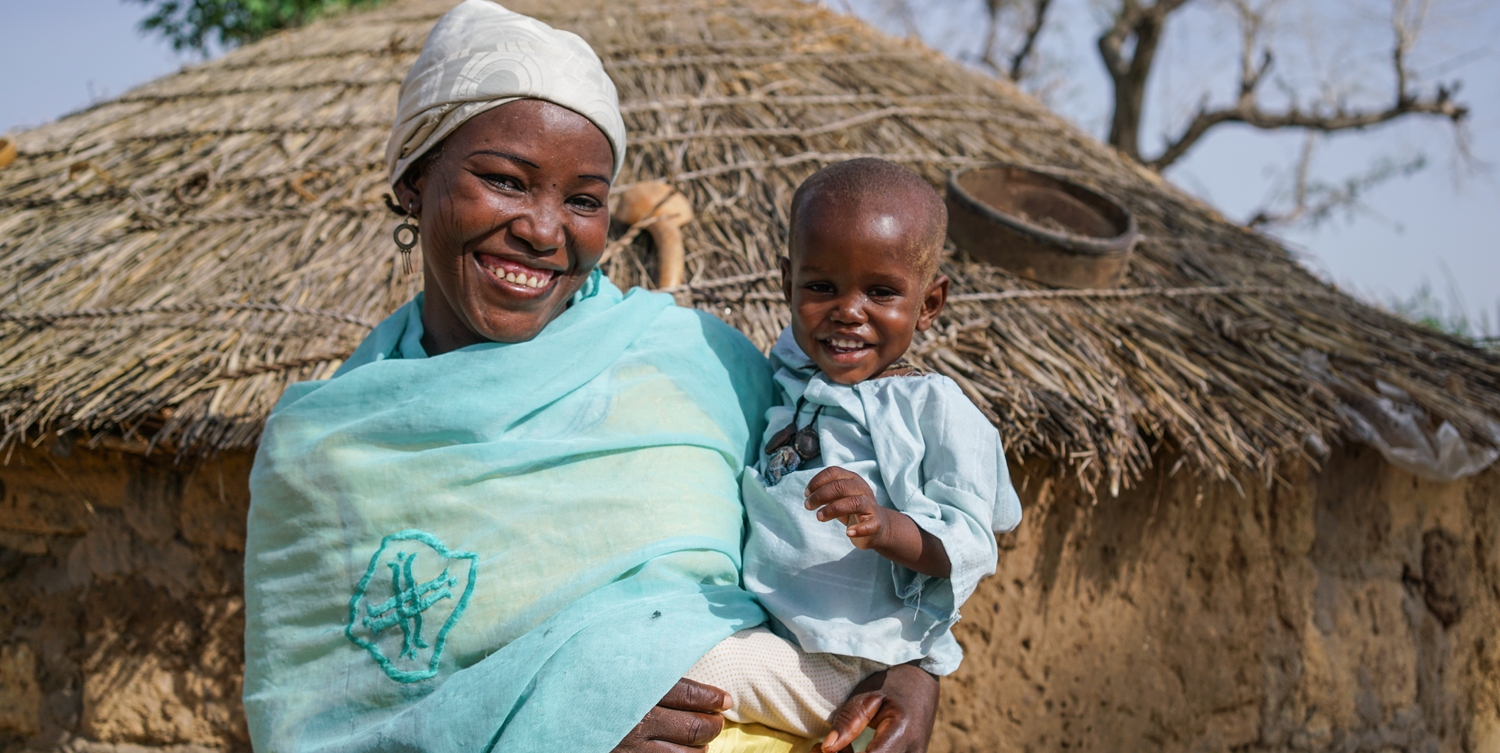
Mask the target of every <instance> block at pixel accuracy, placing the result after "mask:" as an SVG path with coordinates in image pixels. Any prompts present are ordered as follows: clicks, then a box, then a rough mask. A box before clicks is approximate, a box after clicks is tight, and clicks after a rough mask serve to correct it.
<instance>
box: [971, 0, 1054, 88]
mask: <svg viewBox="0 0 1500 753" xmlns="http://www.w3.org/2000/svg"><path fill="white" fill-rule="evenodd" d="M1027 2H1028V4H1029V6H1030V17H1029V18H1028V19H1027V21H1026V30H1025V32H1024V36H1023V37H1022V38H1021V46H1020V47H1019V48H1017V49H1016V51H1015V52H1013V53H1011V54H1010V55H1009V56H1008V59H1006V60H1002V59H1001V52H1000V49H999V46H1000V45H999V42H1000V29H1001V28H1002V26H1003V24H1002V23H1001V16H1002V15H1004V14H1005V12H1006V11H1007V10H1009V9H1011V8H1012V7H1013V6H1015V5H1016V2H1015V0H987V3H988V9H989V17H988V21H987V24H986V27H985V34H984V46H983V48H982V49H981V55H980V60H979V62H981V63H983V64H984V66H985V67H986V68H989V69H990V71H991V72H992V73H994V74H995V75H997V76H1005V77H1006V78H1009V79H1010V80H1011V81H1020V80H1021V77H1022V76H1023V75H1025V73H1026V66H1027V64H1028V63H1030V62H1031V58H1032V55H1033V53H1035V51H1036V42H1037V38H1038V37H1040V36H1041V34H1042V29H1043V27H1044V26H1045V25H1046V23H1047V12H1048V10H1050V9H1051V6H1052V0H1027Z"/></svg>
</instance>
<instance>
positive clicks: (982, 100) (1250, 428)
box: [0, 0, 1500, 486]
mask: <svg viewBox="0 0 1500 753" xmlns="http://www.w3.org/2000/svg"><path fill="white" fill-rule="evenodd" d="M454 2H455V0H407V1H400V0H398V1H396V2H392V3H390V4H388V5H386V6H383V7H381V8H379V9H377V10H374V11H370V12H364V13H359V14H351V15H344V16H339V17H334V18H330V19H326V20H324V21H321V22H318V23H314V24H312V25H310V26H308V27H306V28H304V29H301V30H298V31H295V32H291V33H285V34H280V35H277V36H274V37H271V38H269V39H266V40H264V41H261V42H259V43H256V44H252V45H249V46H246V47H244V48H242V49H240V50H237V51H234V52H231V53H229V54H227V55H225V56H224V57H222V58H221V59H219V60H216V61H213V62H210V63H206V64H203V65H199V66H195V67H191V68H188V69H185V70H183V71H181V72H179V73H177V74H175V75H171V76H167V77H165V78H162V79H160V80H157V81H154V82H152V83H149V84H147V85H145V86H142V87H140V88H137V89H135V90H133V91H131V92H129V93H127V94H125V95H124V96H121V97H119V98H117V99H114V100H110V101H108V102H103V103H100V104H97V105H95V106H93V107H91V108H89V109H87V110H85V111H82V112H79V113H76V114H73V115H70V116H68V117H65V118H63V119H62V120H60V121H58V122H55V123H52V124H49V125H46V126H43V127H41V128H37V129H35V130H32V131H27V132H24V133H20V134H17V135H16V138H17V141H18V144H19V149H20V157H19V159H18V160H17V161H16V162H15V163H14V164H12V165H10V166H9V167H6V168H4V169H0V269H4V270H5V274H4V277H3V279H4V281H5V284H4V285H3V288H4V289H3V290H0V297H3V298H0V300H3V301H4V302H3V303H0V417H3V420H4V422H5V428H4V431H5V434H4V437H5V439H6V440H7V441H15V440H19V439H22V438H28V437H29V438H32V439H35V438H37V437H39V434H40V433H41V432H55V431H62V430H71V429H76V430H79V431H82V432H85V433H86V434H87V435H89V436H96V435H105V434H112V435H117V436H119V435H123V436H125V437H127V438H128V437H131V436H136V435H140V436H144V437H146V438H148V439H150V438H155V439H157V440H160V441H164V442H168V443H171V444H173V445H175V446H176V447H177V448H178V449H179V451H199V450H207V449H212V448H229V447H248V446H252V445H253V444H254V443H255V441H256V437H257V435H258V432H259V430H260V427H261V424H262V421H263V420H264V418H265V416H266V414H267V412H268V411H269V410H270V408H271V406H272V404H273V403H274V402H275V400H276V398H277V397H278V396H279V395H280V394H281V392H282V390H283V389H284V388H285V386H286V385H287V384H288V383H290V382H292V381H296V380H303V379H315V378H319V377H326V376H328V375H329V374H330V373H332V371H333V370H334V369H335V368H336V367H337V366H338V364H339V362H340V361H339V359H340V358H341V357H342V356H343V355H346V354H347V353H349V352H350V351H351V350H352V348H353V347H354V345H355V344H356V343H357V342H358V341H359V340H360V338H361V337H362V336H363V335H364V334H365V332H366V327H367V326H368V324H369V323H372V322H375V321H377V320H379V319H380V318H382V317H383V316H384V315H386V314H387V313H388V312H390V311H391V310H393V309H394V308H395V307H396V306H398V305H400V304H401V303H402V302H404V301H405V300H407V299H408V298H409V297H410V296H411V295H412V294H413V293H414V292H415V291H416V290H417V289H418V288H419V285H420V281H419V278H420V275H415V276H411V277H408V276H405V275H403V274H402V271H401V268H400V265H399V264H397V263H396V258H397V257H396V254H395V250H394V247H393V245H392V243H391V241H390V232H391V229H392V227H393V226H394V224H395V219H394V218H393V217H392V215H391V214H390V213H389V212H388V211H387V210H386V208H385V207H384V204H383V202H382V195H383V193H384V192H385V187H384V176H383V175H382V172H381V165H380V158H381V154H382V149H383V146H384V143H385V138H386V132H387V127H388V124H389V122H390V119H391V116H392V113H393V110H394V105H395V99H396V88H397V85H398V83H399V82H400V80H401V78H402V76H403V75H404V73H405V71H406V68H407V66H409V65H410V64H411V62H412V61H413V59H414V58H415V56H416V53H417V51H418V48H419V47H420V45H421V43H422V40H423V38H424V36H425V34H426V33H427V31H428V29H429V28H430V27H431V26H432V24H433V23H434V22H435V21H436V20H437V18H438V17H439V16H440V15H441V14H442V13H443V12H444V11H445V10H447V8H449V7H451V6H452V5H453V4H454ZM512 7H514V8H515V9H516V10H520V11H522V12H526V13H531V14H534V15H537V16H539V17H541V18H543V19H544V20H546V21H548V22H549V23H552V24H554V25H557V26H560V27H564V28H569V29H572V30H575V31H577V32H578V33H580V34H581V35H583V36H584V38H586V39H587V40H589V41H590V42H591V43H592V44H593V45H594V46H595V48H596V49H597V50H598V51H599V53H600V55H601V56H602V57H603V58H604V60H605V61H606V64H607V65H608V66H609V70H610V73H611V75H612V76H613V77H614V79H615V81H616V83H617V84H618V86H619V89H620V93H621V96H622V98H623V102H624V107H625V112H626V116H625V117H626V122H627V124H628V125H629V127H630V137H631V145H630V153H629V156H628V159H627V163H626V168H625V172H624V174H623V175H622V178H621V180H622V182H624V183H627V184H628V183H629V182H631V181H636V180H641V179H647V178H658V177H660V178H667V179H669V180H672V181H675V182H676V184H677V185H678V186H679V187H681V189H682V190H683V191H685V192H686V193H687V194H688V195H689V196H690V197H691V198H692V199H693V201H694V204H695V206H696V207H697V208H698V220H697V221H696V222H695V223H694V224H693V225H691V226H689V228H688V230H687V236H686V237H687V250H688V280H689V283H690V286H691V289H690V290H687V291H679V293H678V298H679V300H680V301H682V302H684V303H687V302H691V303H693V304H695V305H697V306H700V307H702V308H704V309H707V310H710V311H713V312H714V313H716V314H719V315H720V316H722V317H724V318H725V319H727V320H728V321H730V322H731V323H733V324H735V325H736V326H738V327H740V328H741V329H743V330H744V331H745V332H746V333H747V334H748V335H749V336H750V337H751V338H752V339H754V340H755V341H756V342H757V343H758V344H760V345H761V346H762V347H768V346H769V344H770V343H771V342H772V340H773V339H774V337H775V334H776V332H777V331H778V330H779V329H780V328H781V326H782V325H783V323H784V322H785V320H786V310H785V307H784V305H783V304H782V303H781V302H780V300H779V299H780V296H779V294H778V293H777V292H776V290H777V286H776V280H775V279H774V273H772V272H771V270H774V268H775V267H774V263H773V261H774V259H775V258H776V256H777V255H778V253H780V251H781V249H782V245H783V238H784V235H785V231H786V208H787V204H788V200H789V198H790V196H791V193H792V191H793V189H794V188H795V186H796V185H797V184H798V183H799V182H800V181H801V180H802V179H803V178H804V177H806V176H807V175H808V174H810V173H811V172H812V171H813V170H815V169H816V168H817V167H819V166H820V165H822V164H824V163H827V162H829V161H834V160H841V159H845V158H849V157H853V156H857V155H877V156H882V157H886V158H888V159H893V160H898V161H901V162H903V163H905V164H908V165H910V166H912V167H913V168H915V169H917V170H919V171H920V172H922V173H924V174H925V175H927V176H928V177H930V178H931V179H932V180H933V181H934V182H935V183H940V182H941V181H942V180H943V178H944V175H945V173H946V172H947V171H949V170H951V169H953V168H955V167H958V166H961V165H965V164H972V163H976V162H984V161H988V160H995V159H1000V160H1006V161H1011V162H1018V163H1023V164H1029V165H1034V166H1039V167H1044V168H1048V169H1051V170H1055V171H1058V172H1060V173H1063V174H1065V175H1066V176H1068V177H1071V178H1073V179H1075V180H1078V181H1081V182H1084V183H1086V184H1090V185H1093V186H1095V187H1096V188H1100V189H1102V190H1104V191H1107V192H1109V193H1111V194H1113V195H1115V196H1117V197H1118V198H1120V199H1121V200H1122V201H1123V202H1124V203H1125V204H1127V205H1128V206H1129V207H1130V208H1131V209H1132V210H1133V211H1134V212H1136V214H1137V215H1138V217H1139V219H1140V223H1141V230H1142V232H1143V233H1144V236H1145V239H1144V241H1143V242H1142V243H1141V244H1140V246H1139V247H1138V249H1137V260H1136V261H1135V262H1134V264H1133V267H1132V269H1131V271H1130V275H1129V279H1128V281H1127V283H1126V285H1127V289H1124V290H1119V291H1092V292H1087V291H1086V292H1081V293H1080V292H1061V293H1053V292H1050V291H1045V290H1043V289H1042V288H1041V287H1040V286H1037V285H1035V284H1032V283H1029V282H1026V281H1023V280H1020V279H1017V278H1015V277H1013V276H1011V275H1008V274H1006V273H1005V272H1003V271H1000V270H998V269H995V268H992V267H988V266H986V265H983V264H980V263H976V262H974V261H972V260H971V259H969V258H967V257H965V256H963V255H961V254H959V255H956V256H955V258H953V259H952V260H951V262H950V263H949V264H948V265H947V266H946V267H945V269H946V271H947V272H948V274H950V275H951V276H952V277H953V279H954V281H955V283H956V284H955V293H956V294H957V295H956V296H955V299H954V302H953V305H952V307H951V308H950V309H949V310H948V312H947V314H946V315H945V316H944V318H943V320H942V322H941V324H940V327H939V328H938V330H939V331H938V332H936V333H935V334H934V336H932V337H928V338H925V339H922V340H919V344H918V345H917V346H916V348H915V355H916V356H917V360H919V361H920V362H922V363H923V364H925V365H926V366H927V367H929V368H934V369H937V370H940V371H942V372H944V373H947V374H949V375H950V376H952V377H954V378H955V379H956V380H958V381H959V383H960V384H961V385H962V386H963V387H964V388H965V390H966V391H967V392H968V393H969V395H970V397H971V398H974V399H975V400H976V401H977V402H979V403H980V404H982V405H984V406H987V409H988V410H989V412H990V413H991V414H992V416H993V417H994V418H995V419H996V421H997V424H998V425H999V427H1000V428H1001V430H1002V432H1003V434H1004V437H1005V441H1006V443H1007V445H1008V446H1009V447H1010V449H1011V450H1012V451H1013V452H1014V453H1016V455H1017V456H1036V455H1041V456H1046V457H1050V458H1054V459H1058V460H1062V461H1064V462H1066V463H1069V464H1072V466H1074V467H1075V468H1076V469H1077V470H1078V471H1080V478H1083V479H1085V482H1086V483H1090V482H1092V481H1100V482H1103V484H1105V485H1106V486H1113V485H1116V484H1119V483H1121V482H1123V483H1126V484H1129V483H1130V480H1131V478H1132V477H1134V476H1135V474H1136V473H1138V472H1139V471H1140V470H1141V469H1142V468H1143V467H1145V466H1146V465H1147V464H1149V462H1150V459H1151V457H1152V453H1153V452H1154V451H1155V449H1156V448H1157V447H1158V446H1159V445H1162V444H1163V443H1165V444H1166V445H1167V447H1169V448H1171V449H1173V450H1177V451H1180V452H1181V453H1182V456H1183V457H1184V458H1185V459H1186V460H1187V462H1188V464H1189V467H1192V468H1196V469H1198V470H1199V471H1207V472H1212V473H1215V474H1217V475H1220V476H1223V475H1224V474H1225V473H1226V472H1228V471H1230V470H1232V469H1235V468H1237V467H1238V468H1243V467H1245V466H1249V467H1253V468H1256V469H1259V470H1260V471H1261V472H1262V473H1264V474H1266V476H1267V478H1269V475H1270V473H1271V472H1272V468H1273V467H1274V464H1275V461H1276V460H1277V459H1278V458H1279V457H1282V456H1284V455H1286V454H1287V453H1298V452H1301V451H1302V449H1301V448H1302V447H1303V445H1304V442H1305V441H1307V437H1308V435H1314V436H1317V437H1321V438H1324V439H1334V438H1335V437H1336V436H1337V434H1338V432H1339V429H1340V419H1339V417H1338V415H1339V414H1338V412H1337V406H1338V398H1337V397H1335V396H1334V395H1333V393H1332V392H1330V390H1329V389H1327V387H1325V386H1324V384H1323V383H1322V382H1320V381H1319V380H1318V378H1316V377H1315V376H1313V375H1311V374H1310V373H1309V371H1308V369H1307V368H1306V366H1305V361H1306V359H1307V357H1308V354H1309V353H1321V354H1326V355H1327V356H1328V357H1329V358H1330V363H1331V364H1332V368H1333V370H1334V371H1335V372H1337V373H1340V374H1342V375H1343V376H1344V377H1345V378H1347V379H1348V380H1349V381H1350V382H1351V383H1352V384H1355V385H1357V386H1358V389H1363V390H1373V389H1374V386H1373V385H1374V381H1375V380H1376V379H1380V380H1383V381H1385V382H1387V383H1389V384H1392V385H1396V386H1398V387H1400V388H1403V389H1405V390H1406V391H1407V392H1409V393H1410V394H1411V395H1412V396H1413V397H1414V399H1415V400H1416V401H1417V402H1418V403H1419V404H1421V405H1422V406H1424V407H1425V408H1427V409H1428V410H1429V411H1430V412H1431V413H1433V414H1434V415H1436V416H1438V417H1441V418H1445V419H1447V420H1449V421H1451V422H1452V423H1453V424H1455V425H1456V426H1457V427H1458V428H1459V429H1460V431H1461V432H1463V433H1464V434H1465V435H1466V436H1469V437H1471V438H1479V437H1482V436H1484V435H1483V430H1484V429H1483V427H1484V426H1485V425H1486V424H1485V421H1486V416H1487V415H1488V416H1496V415H1500V359H1497V357H1496V356H1494V355H1493V354H1486V353H1483V352H1481V351H1478V350H1476V349H1474V348H1472V347H1469V346H1467V345H1465V344H1464V343H1462V342H1460V341H1457V340H1454V339H1451V338H1447V337H1444V336H1442V335H1440V334H1437V333H1434V332H1431V331H1428V330H1426V329H1422V328H1418V327H1414V326H1411V325H1408V324H1406V323H1404V322H1402V321H1400V320H1397V319H1395V318H1393V317H1391V316H1389V315H1387V314H1385V313H1382V312H1380V311H1377V310H1375V309H1372V308H1370V307H1367V306H1364V305H1362V304H1360V303H1358V302H1356V301H1354V300H1352V299H1350V298H1348V297H1345V296H1343V295H1342V294H1340V293H1339V292H1337V291H1336V290H1334V289H1332V288H1330V287H1329V286H1327V285H1324V284H1323V283H1321V282H1319V281H1317V280H1316V279H1314V278H1313V277H1312V276H1311V275H1310V274H1308V273H1307V272H1306V271H1305V270H1304V269H1303V268H1302V267H1300V266H1299V265H1298V264H1297V263H1296V262H1295V261H1294V260H1293V259H1292V258H1290V256H1289V255H1288V254H1287V252H1286V251H1285V250H1283V249H1282V248H1280V247H1279V246H1278V245H1277V244H1276V243H1274V242H1272V241H1271V240H1268V239H1267V238H1265V237H1263V236H1260V235H1257V234H1255V233H1252V232H1249V231H1247V230H1245V229H1243V228H1241V227H1238V226H1236V225H1234V224H1231V223H1229V222H1226V221H1225V220H1224V219H1223V218H1221V217H1220V216H1219V215H1218V214H1216V213H1215V212H1214V211H1213V210H1212V209H1210V208H1208V207H1206V206H1204V205H1203V204H1201V203H1199V202H1198V201H1196V200H1194V199H1192V198H1191V197H1189V196H1187V195H1185V194H1184V193H1182V192H1181V191H1178V190H1177V189H1175V188H1173V187H1172V186H1171V185H1169V184H1167V183H1165V182H1163V181H1162V180H1161V179H1159V178H1158V177H1156V176H1155V175H1153V174H1151V173H1149V172H1147V171H1145V170H1143V169H1141V168H1139V167H1137V166H1135V165H1133V164H1132V163H1130V162H1128V161H1126V160H1125V159H1122V158H1121V157H1119V156H1118V155H1117V154H1115V153H1114V152H1113V151H1111V150H1110V149H1109V148H1107V147H1105V146H1103V145H1101V144H1099V143H1098V142H1096V141H1094V140H1093V139H1091V138H1090V137H1088V136H1086V135H1084V134H1083V133H1081V132H1079V131H1078V129H1076V128H1074V127H1072V126H1070V125H1069V124H1068V123H1066V122H1064V121H1063V120H1062V119H1060V118H1058V117H1056V116H1055V115H1053V114H1051V113H1049V112H1048V111H1046V110H1045V109H1044V108H1043V107H1042V106H1040V105H1039V104H1038V103H1037V102H1035V101H1034V100H1032V99H1030V98H1028V97H1027V96H1025V95H1023V94H1021V93H1019V92H1017V91H1016V90H1015V89H1014V88H1013V87H1011V86H1009V85H1007V84H1004V83H1001V82H997V81H995V80H992V79H990V78H988V77H985V76H983V75H980V74H977V73H974V72H971V71H969V70H967V69H965V68H963V67H961V66H959V65H956V64H954V63H952V62H950V61H948V60H946V59H944V58H943V57H941V56H939V55H937V54H936V53H933V52H931V51H929V50H927V49H925V48H922V47H920V46H918V45H916V44H913V43H910V42H905V41H901V40H896V39H893V38H890V37H887V36H884V35H882V34H880V33H878V32H875V31H873V30H871V29H870V28H868V27H867V26H865V25H863V24H862V23H860V22H859V21H857V20H855V19H852V18H849V17H846V16H842V15H838V14H835V13H832V12H829V11H826V10H822V9H819V8H817V7H813V6H809V5H804V4H802V3H799V2H795V0H775V1H773V2H757V3H735V2H702V3H694V2H684V3H680V4H669V5H656V4H651V3H650V2H649V0H609V1H608V2H601V1H599V0H586V1H585V2H575V3H568V4H562V3H556V2H541V1H540V0H524V2H515V3H514V5H513V6H512ZM619 188H620V187H617V189H616V190H619ZM648 248H649V247H648V246H647V245H646V244H645V243H644V242H638V243H636V244H635V245H632V246H631V247H630V248H629V249H628V250H627V252H625V253H621V254H618V255H617V256H616V257H614V258H613V259H612V260H611V261H610V262H609V263H608V265H607V266H608V269H607V271H608V272H609V273H610V274H611V275H612V276H613V277H614V278H615V280H616V281H618V282H620V283H621V284H622V287H623V286H625V285H629V284H636V283H639V284H648V283H647V281H648V280H649V279H651V278H650V275H649V274H648V272H649V271H650V267H651V264H652V261H651V255H650V253H649V251H648ZM1372 394H1373V393H1372Z"/></svg>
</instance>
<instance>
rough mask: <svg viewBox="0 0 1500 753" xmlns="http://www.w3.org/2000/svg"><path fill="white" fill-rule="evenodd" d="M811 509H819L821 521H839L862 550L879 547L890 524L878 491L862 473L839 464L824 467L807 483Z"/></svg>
mask: <svg viewBox="0 0 1500 753" xmlns="http://www.w3.org/2000/svg"><path fill="white" fill-rule="evenodd" d="M806 494H807V501H806V502H804V503H803V504H805V505H806V506H807V509H809V510H817V511H818V520H824V521H827V520H839V521H842V522H843V524H844V526H845V528H844V533H846V534H848V535H849V541H851V542H853V544H854V546H856V547H858V548H860V549H870V548H872V547H874V546H875V542H876V540H877V539H878V538H879V536H880V534H881V532H882V530H883V529H884V528H885V527H886V524H885V516H886V514H887V513H888V512H890V511H888V510H886V508H884V507H881V506H880V505H878V504H876V503H875V492H874V491H872V490H871V489H870V485H869V484H867V483H865V480H864V479H862V478H860V477H859V475H858V474H856V473H851V472H849V471H846V470H844V469H843V468H840V467H838V466H832V467H829V468H825V469H823V472H822V473H819V474H818V475H816V476H813V478H812V481H809V482H807V492H806Z"/></svg>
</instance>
